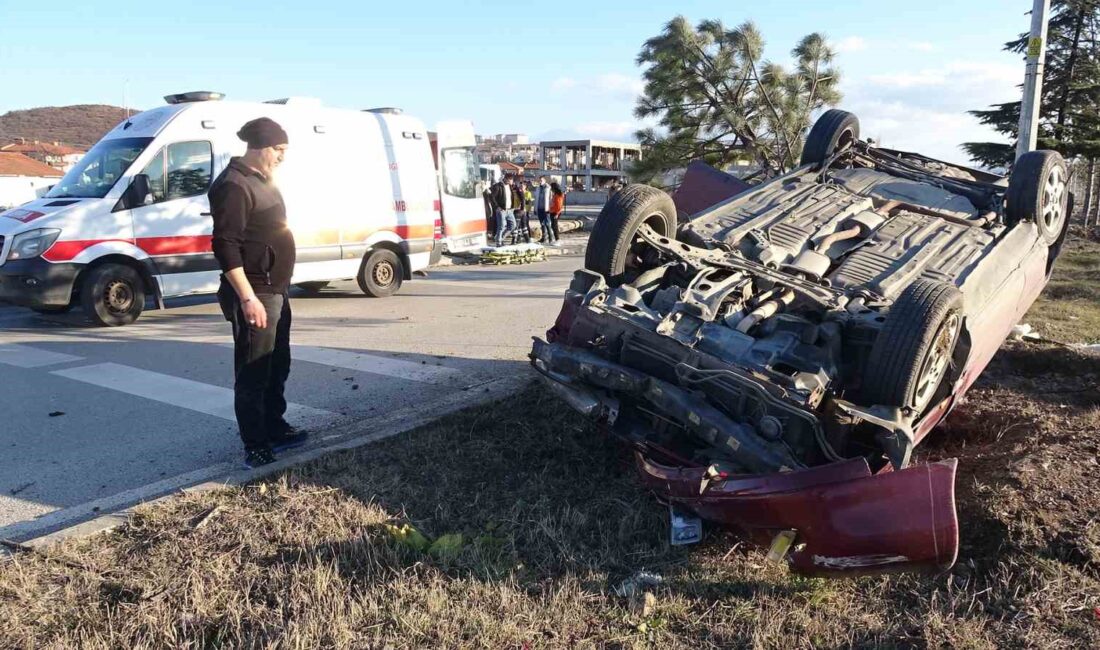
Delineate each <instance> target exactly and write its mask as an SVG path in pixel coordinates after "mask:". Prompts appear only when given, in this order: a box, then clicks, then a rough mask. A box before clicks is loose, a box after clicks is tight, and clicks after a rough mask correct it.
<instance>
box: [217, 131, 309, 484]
mask: <svg viewBox="0 0 1100 650" xmlns="http://www.w3.org/2000/svg"><path fill="white" fill-rule="evenodd" d="M237 137H239V138H240V139H241V140H244V141H245V142H246V143H248V150H247V151H246V152H245V154H244V156H240V157H235V158H232V159H231V160H230V161H229V165H228V166H226V168H225V171H223V172H222V173H221V175H219V176H218V178H217V179H216V180H215V181H214V183H213V184H212V185H211V186H210V211H211V213H212V215H213V218H214V237H213V249H214V257H216V258H217V260H218V264H219V265H220V266H221V269H222V282H221V287H220V288H219V289H218V302H219V304H220V305H221V308H222V313H223V314H225V318H226V320H228V321H230V322H231V323H233V369H234V383H233V392H234V403H233V406H234V410H235V412H236V416H237V426H238V428H239V429H240V434H241V440H243V441H244V449H245V465H246V466H247V467H257V466H259V465H266V464H268V463H271V462H274V461H275V453H274V452H275V451H276V450H280V449H287V448H290V447H294V446H298V445H301V444H304V443H305V440H306V434H305V433H299V432H297V431H296V430H295V429H294V427H292V426H290V425H289V424H287V422H286V420H284V419H283V414H284V413H286V398H285V397H284V396H283V392H284V389H285V386H286V379H287V377H288V376H289V375H290V319H291V316H290V300H289V299H288V298H287V290H288V289H289V287H290V277H291V275H292V274H293V272H294V258H295V246H294V234H293V233H292V232H291V231H290V229H289V228H288V227H287V222H286V204H284V203H283V196H282V194H281V193H280V192H279V189H278V188H277V187H276V186H275V184H274V183H273V182H272V173H273V172H274V171H275V168H276V167H278V166H279V164H280V163H282V162H283V156H284V154H285V153H286V149H287V144H288V138H287V134H286V131H284V130H283V129H282V127H280V126H279V125H278V124H276V123H275V122H274V121H273V120H270V119H268V118H266V117H261V118H259V119H255V120H252V121H251V122H248V123H247V124H245V125H244V126H243V127H241V130H240V131H238V132H237Z"/></svg>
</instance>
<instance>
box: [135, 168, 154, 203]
mask: <svg viewBox="0 0 1100 650" xmlns="http://www.w3.org/2000/svg"><path fill="white" fill-rule="evenodd" d="M153 200H154V199H153V192H152V191H151V190H150V189H149V175H148V174H137V175H135V176H134V180H132V181H130V205H132V206H134V207H137V206H139V205H152V204H153Z"/></svg>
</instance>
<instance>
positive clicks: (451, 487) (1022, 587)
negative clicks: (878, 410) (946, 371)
mask: <svg viewBox="0 0 1100 650" xmlns="http://www.w3.org/2000/svg"><path fill="white" fill-rule="evenodd" d="M1067 259H1071V258H1067ZM1070 267H1073V268H1074V269H1076V267H1075V266H1074V265H1073V264H1062V263H1060V264H1059V268H1058V274H1059V276H1058V280H1056V281H1061V279H1062V278H1063V277H1068V276H1067V275H1064V274H1066V273H1069V272H1072V273H1076V270H1073V269H1071V268H1070ZM1083 270H1084V271H1088V269H1083ZM1073 282H1076V281H1070V283H1071V284H1072V283H1073ZM1065 302H1070V300H1067V299H1066V298H1054V299H1052V300H1051V301H1050V302H1049V304H1050V305H1052V306H1054V307H1062V306H1063V303H1065ZM1050 313H1053V312H1052V311H1051V309H1038V308H1037V310H1033V314H1035V316H1036V319H1034V320H1032V321H1030V322H1032V323H1033V324H1035V323H1036V322H1044V321H1038V320H1037V319H1039V318H1046V317H1048V314H1050ZM1029 318H1031V316H1029ZM1050 322H1054V320H1053V318H1051V320H1050ZM1067 322H1073V323H1076V321H1067ZM1040 331H1042V332H1043V333H1044V334H1046V333H1047V332H1046V331H1045V330H1044V329H1042V328H1040ZM1094 335H1095V332H1094ZM1078 340H1080V339H1078ZM1098 386H1100V357H1097V356H1088V355H1085V354H1082V353H1080V352H1077V351H1074V350H1069V349H1065V348H1062V347H1059V346H1050V345H1034V344H1009V345H1007V346H1006V347H1005V349H1003V350H1002V351H1001V353H999V354H998V356H997V358H996V359H995V360H994V362H993V364H992V365H991V367H990V368H989V370H988V371H987V372H986V373H985V375H983V377H982V379H981V380H980V383H979V386H978V388H976V389H975V390H974V391H973V392H972V393H971V396H970V398H969V401H968V404H967V405H965V407H963V408H961V409H960V410H959V411H958V412H957V413H956V414H955V415H954V416H953V417H952V419H951V421H950V422H949V424H948V425H947V426H946V427H944V428H943V429H942V430H940V431H938V432H936V433H935V434H933V437H932V438H931V439H930V440H929V442H928V444H927V445H926V446H924V447H923V448H922V450H921V451H920V456H921V459H923V460H928V459H935V458H943V457H949V456H958V457H959V458H960V466H959V479H958V501H959V515H960V520H961V523H962V540H961V553H960V561H959V564H958V565H957V567H956V568H955V569H953V570H952V571H951V572H950V573H948V574H946V575H941V576H935V577H926V576H883V577H873V578H863V579H859V580H846V581H824V580H810V579H802V578H798V577H794V576H791V575H790V574H788V573H787V571H786V570H785V569H784V568H782V567H777V566H774V565H770V564H767V563H765V562H764V558H763V554H762V553H761V552H759V551H757V550H754V549H751V548H747V547H745V546H744V545H743V544H738V541H737V540H736V539H735V538H733V537H730V536H727V535H723V534H710V535H708V537H707V539H706V540H705V541H704V543H703V544H702V545H701V546H698V547H694V548H691V549H687V550H685V549H679V548H672V547H670V546H669V545H668V544H667V542H666V541H665V538H666V535H667V529H666V523H665V519H666V517H667V512H666V511H665V510H664V509H663V508H662V507H661V506H659V505H658V504H657V503H655V502H654V501H653V499H652V498H651V497H650V496H649V495H648V494H646V493H645V492H643V491H642V490H641V489H640V487H639V483H638V481H637V480H636V478H635V476H634V473H633V468H632V466H631V464H630V459H629V457H628V454H627V453H626V452H625V450H624V449H622V448H621V447H619V446H618V445H616V444H615V443H613V442H612V441H609V440H607V439H604V438H602V437H601V436H599V435H597V434H596V433H595V432H594V431H593V430H592V429H591V428H590V427H589V426H587V424H586V423H584V422H583V421H582V420H580V419H579V418H578V417H576V416H575V415H574V414H573V413H572V412H570V411H568V410H567V409H566V408H565V407H564V406H563V405H562V404H560V403H559V402H556V401H555V400H553V399H552V398H550V397H549V396H547V395H546V394H545V393H544V392H543V391H541V390H539V389H538V388H537V387H532V388H529V389H527V390H526V391H524V392H522V393H520V394H517V395H516V396H514V397H513V398H511V399H509V400H507V401H505V402H500V403H496V404H491V405H486V406H482V407H477V408H473V409H468V410H466V411H464V412H462V413H460V414H457V415H456V416H453V417H449V418H447V419H446V420H444V421H441V422H437V423H434V424H432V425H429V426H426V427H423V428H421V429H418V430H417V431H415V432H412V433H410V434H408V435H405V436H402V437H400V438H397V439H390V440H387V441H384V442H381V443H379V444H377V445H374V446H371V447H367V448H363V449H359V450H355V451H349V452H343V453H338V454H334V455H332V456H329V457H326V458H324V459H321V460H319V461H316V462H313V463H310V464H308V465H306V466H303V467H300V468H296V469H293V470H290V471H287V472H285V473H284V474H282V475H280V476H279V477H277V478H275V479H273V480H269V481H267V482H264V483H259V484H254V485H249V486H245V487H241V488H235V489H226V490H223V491H219V492H214V493H207V494H202V495H188V496H182V497H180V498H177V499H174V500H172V501H170V502H169V503H168V504H166V505H164V506H159V507H150V508H146V509H143V510H141V511H140V513H139V515H138V516H136V517H134V518H133V520H132V521H131V522H130V523H129V524H128V525H127V526H125V527H123V528H121V529H119V530H117V531H115V532H112V533H109V534H107V535H103V536H99V537H93V538H88V539H84V540H73V541H70V542H66V543H64V544H61V545H59V546H56V547H54V548H51V549H50V550H49V551H48V557H42V556H37V555H30V554H23V555H20V556H19V557H18V558H17V559H16V560H15V561H13V562H9V563H7V564H5V565H0V621H3V624H2V625H0V647H4V648H6V647H15V648H22V647H127V648H128V647H187V646H191V647H287V648H291V647H309V648H317V647H320V648H326V647H330V648H343V647H392V648H421V647H464V646H481V647H494V648H497V647H661V648H679V647H683V648H688V647H691V648H698V647H799V648H800V647H808V646H817V647H849V646H853V645H854V646H874V645H887V646H891V647H929V646H956V647H972V648H987V647H998V646H1004V647H1028V646H1030V647H1045V648H1058V647H1065V648H1082V647H1098V646H1100V614H1098V613H1097V612H1096V611H1094V608H1096V607H1100V517H1098V509H1100V508H1098V505H1097V503H1098V499H1097V495H1098V494H1100V460H1098V459H1100V436H1098V434H1097V431H1098V430H1100V388H1098ZM642 570H645V571H649V572H652V573H654V574H657V575H659V576H661V578H662V581H661V582H660V584H657V585H655V586H652V587H651V591H652V594H653V599H652V600H650V601H649V602H648V604H647V603H646V601H645V600H644V599H638V598H626V597H621V596H618V595H616V594H615V592H614V588H615V587H616V586H618V585H620V584H621V583H622V582H623V581H624V580H626V579H628V578H630V577H631V576H634V575H635V574H637V573H638V572H639V571H642Z"/></svg>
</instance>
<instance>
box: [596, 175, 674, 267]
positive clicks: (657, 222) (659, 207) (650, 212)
mask: <svg viewBox="0 0 1100 650" xmlns="http://www.w3.org/2000/svg"><path fill="white" fill-rule="evenodd" d="M642 224H647V225H649V226H650V227H651V228H653V229H654V230H656V231H657V232H658V233H660V234H662V235H664V236H665V237H670V238H671V237H674V236H675V234H676V205H675V204H674V203H673V202H672V197H671V196H669V195H668V194H667V193H665V192H663V191H661V190H659V189H657V188H655V187H650V186H648V185H639V184H635V185H627V186H626V187H624V188H623V189H621V190H619V191H618V192H616V193H615V195H614V196H612V197H611V198H610V199H608V201H607V203H606V204H605V205H604V206H603V210H601V211H600V216H599V217H597V218H596V225H594V226H593V227H592V234H591V235H590V236H589V238H588V248H587V250H586V251H585V254H584V266H585V268H587V269H588V270H589V271H595V272H596V273H599V274H600V275H602V276H603V277H604V279H605V280H606V281H607V283H608V284H609V285H612V286H615V285H618V284H621V283H623V282H624V281H628V280H629V278H628V277H627V275H628V273H627V271H628V266H630V265H631V262H632V258H633V257H634V256H635V250H636V249H635V245H636V244H637V241H636V240H637V234H638V230H639V229H640V228H641V227H642Z"/></svg>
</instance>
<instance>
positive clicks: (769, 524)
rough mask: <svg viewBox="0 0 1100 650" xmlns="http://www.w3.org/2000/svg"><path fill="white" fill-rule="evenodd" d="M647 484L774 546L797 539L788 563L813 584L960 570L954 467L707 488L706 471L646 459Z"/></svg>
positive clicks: (755, 480) (857, 464)
mask: <svg viewBox="0 0 1100 650" xmlns="http://www.w3.org/2000/svg"><path fill="white" fill-rule="evenodd" d="M637 459H638V465H639V468H640V469H641V473H642V477H643V480H644V481H645V483H646V484H647V485H648V486H649V487H650V488H651V489H653V490H654V491H656V492H657V493H658V494H660V495H661V496H663V497H664V498H665V499H667V500H669V501H670V502H672V503H674V504H676V505H678V506H681V507H684V508H686V509H688V510H692V511H694V512H695V513H696V514H698V515H699V516H700V517H702V518H703V519H706V520H709V521H712V522H715V523H717V524H720V525H723V526H729V527H732V528H736V529H739V530H740V531H742V532H743V533H744V534H746V535H747V536H748V537H750V538H751V539H752V540H753V541H755V542H757V543H760V544H762V545H765V546H766V545H767V544H769V543H770V542H771V540H772V539H773V538H774V537H775V535H776V534H778V533H780V532H781V531H785V530H793V531H795V533H796V537H795V540H794V544H793V545H792V546H791V551H790V553H789V554H788V555H787V559H788V561H789V562H790V566H791V569H792V570H793V571H795V572H797V573H802V574H807V575H859V574H868V573H880V572H888V571H929V572H935V571H945V570H947V569H949V568H950V567H951V565H953V564H954V563H955V558H956V556H957V555H958V549H959V523H958V519H957V518H956V515H955V467H956V465H957V461H956V460H955V459H953V458H952V459H950V460H945V461H940V462H937V463H932V464H929V465H918V466H914V467H909V468H906V469H904V470H900V471H887V472H884V473H880V474H877V475H875V474H872V473H871V470H870V468H869V467H868V465H867V462H866V461H865V460H863V459H862V458H857V459H853V460H849V461H845V462H840V463H834V464H831V465H824V466H820V467H814V468H811V469H806V470H800V471H794V472H783V473H778V474H768V475H760V476H750V475H731V476H728V477H725V478H716V479H712V480H707V479H706V476H707V469H706V468H701V467H692V468H675V467H668V466H664V465H659V464H657V463H655V462H654V461H652V460H650V459H649V458H647V457H646V456H645V455H644V454H642V453H638V455H637Z"/></svg>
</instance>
